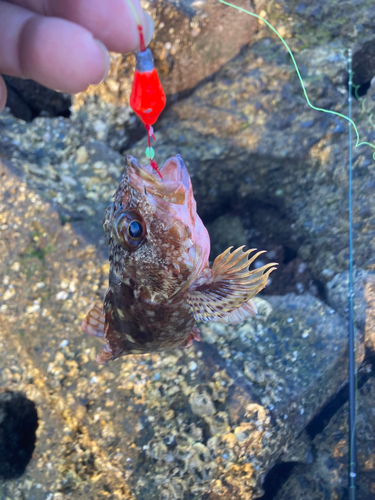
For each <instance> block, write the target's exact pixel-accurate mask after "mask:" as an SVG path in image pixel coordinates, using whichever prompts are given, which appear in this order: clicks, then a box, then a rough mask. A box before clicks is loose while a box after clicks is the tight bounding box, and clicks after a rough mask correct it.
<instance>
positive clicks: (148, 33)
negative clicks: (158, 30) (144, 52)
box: [143, 12, 154, 45]
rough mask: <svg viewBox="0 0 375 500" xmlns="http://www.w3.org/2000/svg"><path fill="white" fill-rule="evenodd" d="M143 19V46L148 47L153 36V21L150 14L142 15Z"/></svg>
mask: <svg viewBox="0 0 375 500" xmlns="http://www.w3.org/2000/svg"><path fill="white" fill-rule="evenodd" d="M143 17H144V20H145V23H144V28H145V44H146V45H148V44H149V43H150V42H151V40H152V37H153V36H154V20H153V19H152V17H151V16H150V14H148V13H147V12H144V13H143Z"/></svg>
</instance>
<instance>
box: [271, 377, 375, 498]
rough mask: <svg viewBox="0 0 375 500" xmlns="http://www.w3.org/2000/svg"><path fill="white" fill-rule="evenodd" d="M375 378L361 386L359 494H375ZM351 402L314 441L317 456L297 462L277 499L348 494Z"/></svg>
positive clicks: (358, 453)
mask: <svg viewBox="0 0 375 500" xmlns="http://www.w3.org/2000/svg"><path fill="white" fill-rule="evenodd" d="M374 405H375V380H374V378H373V377H372V378H370V380H369V381H368V382H366V384H365V385H364V386H363V387H361V389H359V392H358V407H357V413H356V414H357V417H356V421H357V425H356V428H357V432H356V435H357V479H356V484H357V497H358V498H359V499H366V500H367V499H368V500H371V499H373V498H375V496H374V483H375V472H374V467H373V463H374V459H375V441H374V428H375V416H374ZM348 414H349V409H348V405H347V404H345V405H344V406H343V407H342V408H341V409H340V410H339V411H338V412H337V413H336V414H335V415H334V416H333V418H332V419H331V421H330V422H329V424H328V425H327V427H326V428H325V429H324V431H323V432H322V433H321V434H318V435H317V436H316V437H315V439H314V441H313V445H314V449H315V450H316V451H315V459H314V462H313V463H312V464H310V465H309V466H308V467H307V466H301V465H297V466H296V467H295V469H294V470H293V472H292V474H291V476H290V478H289V479H288V480H287V482H286V483H285V484H284V485H283V486H282V488H281V490H280V491H279V492H278V493H277V494H276V496H275V497H274V498H275V500H295V499H296V498H298V499H300V500H321V499H322V498H331V499H341V498H344V497H345V495H346V496H347V494H348V464H349V451H348Z"/></svg>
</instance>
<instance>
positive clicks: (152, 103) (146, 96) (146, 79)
mask: <svg viewBox="0 0 375 500" xmlns="http://www.w3.org/2000/svg"><path fill="white" fill-rule="evenodd" d="M138 31H139V40H140V47H141V50H140V52H138V53H137V55H136V67H135V73H134V80H133V86H132V91H131V94H130V107H131V108H132V110H133V111H134V113H135V114H136V115H137V116H139V118H140V119H141V120H142V122H143V123H144V125H145V127H146V130H147V137H148V148H147V150H146V155H147V157H148V158H149V159H150V164H151V166H152V168H154V169H155V170H156V171H157V173H158V174H159V176H160V177H161V174H160V172H159V167H158V165H157V163H156V161H154V160H153V158H154V150H153V149H152V147H151V137H152V138H153V139H154V140H155V137H154V130H153V128H152V125H153V124H154V123H155V122H156V120H157V119H158V118H159V115H160V113H161V112H162V111H163V109H164V106H165V103H166V97H165V93H164V90H163V87H162V84H161V83H160V80H159V76H158V74H157V72H156V69H155V65H154V60H153V57H152V53H151V50H150V49H146V47H145V43H144V38H143V31H142V26H140V25H138Z"/></svg>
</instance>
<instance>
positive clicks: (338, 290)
mask: <svg viewBox="0 0 375 500" xmlns="http://www.w3.org/2000/svg"><path fill="white" fill-rule="evenodd" d="M372 277H375V275H374V273H371V272H369V271H364V270H363V269H354V288H353V290H354V298H353V301H354V319H355V323H356V325H357V327H358V328H359V329H360V330H361V331H362V332H363V331H364V330H365V324H366V308H367V305H366V299H365V295H364V290H365V286H366V283H367V281H368V280H371V278H372ZM326 291H327V301H328V303H329V305H330V306H331V307H333V309H335V311H337V312H339V313H340V314H341V315H342V316H343V317H344V318H348V315H349V312H348V307H349V306H348V292H349V272H348V271H344V272H343V273H340V274H337V275H336V276H335V277H334V278H333V279H332V280H331V281H329V282H328V283H327V285H326Z"/></svg>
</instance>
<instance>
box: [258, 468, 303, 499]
mask: <svg viewBox="0 0 375 500" xmlns="http://www.w3.org/2000/svg"><path fill="white" fill-rule="evenodd" d="M297 463H298V462H281V463H277V464H275V465H274V466H273V467H272V468H271V469H270V471H269V472H268V474H267V476H266V479H265V480H264V483H263V489H264V495H263V496H261V497H258V498H257V499H255V500H272V499H273V498H274V497H275V495H276V493H277V492H278V491H279V489H280V487H281V486H282V485H283V484H284V483H285V482H286V481H287V479H288V478H289V476H290V475H291V473H292V471H293V469H294V467H295V466H296V465H297Z"/></svg>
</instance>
